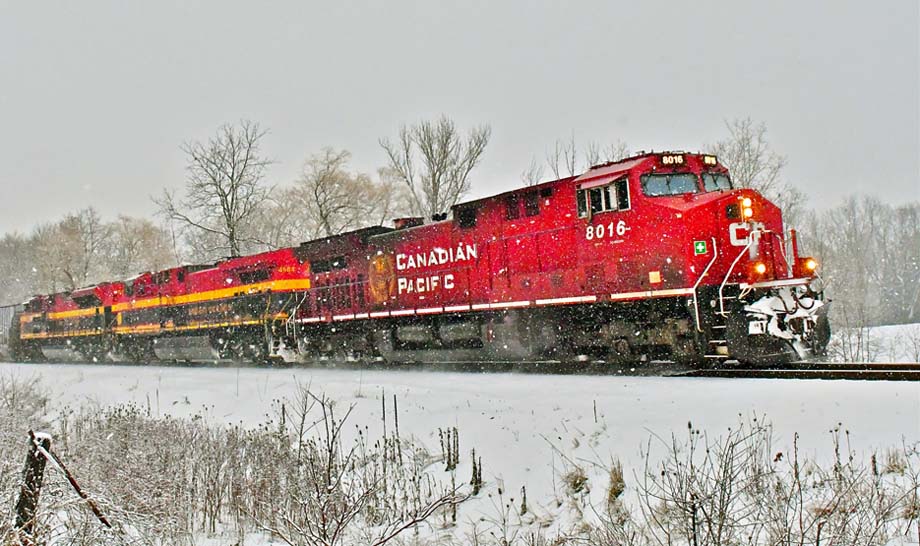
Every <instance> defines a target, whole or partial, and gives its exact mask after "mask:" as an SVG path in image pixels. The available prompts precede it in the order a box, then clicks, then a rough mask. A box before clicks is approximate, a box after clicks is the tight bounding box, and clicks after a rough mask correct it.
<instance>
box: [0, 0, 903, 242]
mask: <svg viewBox="0 0 920 546" xmlns="http://www.w3.org/2000/svg"><path fill="white" fill-rule="evenodd" d="M918 5H920V3H918V2H917V1H916V0H888V1H884V2H867V1H859V2H853V1H839V0H837V1H813V2H812V1H809V2H803V1H801V0H796V1H780V2H776V1H773V2H764V1H756V2H754V1H752V2H745V1H723V2H705V1H704V2H670V3H664V2H660V3H659V2H637V1H631V2H598V3H589V2H584V3H579V2H554V1H542V0H541V1H529V2H496V1H483V2H476V1H469V0H468V1H465V2H454V3H446V2H445V3H443V5H442V4H441V3H437V2H430V1H419V2H409V1H403V0H389V1H387V2H373V3H371V2H367V3H363V2H326V3H315V2H295V1H290V2H280V1H277V2H239V1H232V2H231V1H227V0H224V1H214V2H187V1H165V0H164V1H157V2H146V3H141V2H124V1H121V0H117V1H116V0H113V1H111V2H96V1H92V2H66V3H65V2H21V1H7V0H3V1H2V6H0V8H2V10H0V13H2V16H0V127H2V130H0V150H2V152H0V153H2V156H0V157H2V161H0V187H2V190H3V200H2V203H3V205H2V209H0V210H2V214H0V232H2V231H8V230H12V229H20V230H23V231H25V230H28V229H31V227H32V226H33V225H35V224H36V223H38V222H43V221H49V220H53V219H56V218H58V217H60V216H61V215H62V214H64V213H65V212H67V211H70V210H76V209H78V208H81V207H84V206H89V205H94V206H96V207H97V208H98V209H99V210H100V211H102V212H103V214H104V215H105V216H106V217H109V218H113V217H114V216H115V215H116V214H117V213H126V214H132V215H150V214H152V213H153V211H154V207H153V205H152V204H151V203H150V200H149V196H150V195H152V194H157V193H159V192H160V190H161V188H163V187H164V186H167V185H169V186H178V185H180V184H181V183H182V181H183V179H184V176H185V173H184V166H185V161H184V157H183V155H182V153H181V151H180V150H179V145H180V144H181V143H182V142H183V141H186V140H190V139H205V138H207V137H208V136H209V135H211V134H212V133H213V132H214V130H215V129H216V128H217V127H218V126H219V125H221V124H222V123H225V122H232V121H236V120H239V119H240V118H248V119H252V120H254V121H258V122H260V123H261V124H262V125H263V126H265V127H267V128H269V129H270V131H271V133H270V135H269V137H268V138H267V139H266V141H265V148H266V150H265V151H266V152H267V153H268V154H269V155H270V156H271V157H273V158H274V159H275V160H276V161H277V164H275V165H274V166H273V167H272V169H271V170H270V178H271V181H272V182H274V183H287V182H290V181H291V180H293V179H294V178H295V177H296V175H297V173H298V171H299V170H300V167H301V164H302V162H303V160H304V159H305V157H306V156H307V155H308V154H310V153H313V152H315V151H317V150H319V149H320V148H321V147H323V146H334V147H337V148H346V149H348V150H350V151H351V152H352V153H353V154H354V161H353V166H354V167H356V168H357V169H360V170H363V171H365V172H374V171H375V170H376V168H377V167H378V166H380V165H382V164H383V163H384V159H385V158H384V154H383V152H382V150H381V149H380V148H379V146H378V144H377V140H378V138H379V137H381V136H387V135H395V133H396V131H397V129H398V127H399V125H400V124H401V123H404V122H414V121H417V120H418V119H420V118H422V117H432V116H436V115H438V114H440V113H442V112H443V113H446V114H448V115H450V116H452V117H453V118H454V119H455V120H456V121H457V123H458V124H459V125H461V126H464V127H466V126H469V125H472V124H477V123H483V122H487V123H490V124H491V125H492V129H493V138H492V142H491V144H490V145H489V147H488V148H487V150H486V154H485V155H484V158H483V163H482V164H481V166H480V167H479V168H478V169H477V170H476V171H474V182H473V195H472V197H477V196H483V195H488V194H490V193H495V192H498V191H502V190H505V189H508V188H511V187H514V186H516V185H518V184H519V174H520V172H521V171H522V170H524V169H525V168H526V167H527V165H528V164H529V162H530V160H531V157H533V156H536V157H538V158H542V157H543V156H544V153H545V150H546V149H547V148H548V147H549V146H551V144H552V142H553V141H554V140H555V139H556V138H558V137H566V136H568V135H569V134H570V133H571V132H572V131H574V132H575V137H576V139H577V140H579V141H582V142H585V141H588V140H597V141H601V142H607V141H611V142H612V141H615V140H617V139H622V140H624V141H626V142H628V143H629V144H630V146H631V148H633V149H652V148H653V149H699V147H700V146H701V145H702V144H704V143H707V142H713V141H715V140H717V139H719V138H721V137H722V136H724V134H725V127H724V120H725V119H728V118H736V117H746V116H750V117H752V118H753V119H755V120H757V121H763V122H765V123H766V124H767V126H768V128H769V136H770V139H771V141H772V143H773V145H774V148H775V149H776V150H777V151H779V152H780V153H782V154H784V155H786V156H787V158H788V167H787V169H786V171H785V173H786V178H787V179H788V180H789V181H791V182H794V183H796V184H797V185H798V186H799V187H800V188H801V189H803V190H804V191H805V192H806V193H808V194H809V196H810V197H811V202H812V204H814V205H817V206H827V205H832V204H835V203H838V202H839V201H840V199H841V198H842V196H844V195H847V194H852V193H858V192H864V193H872V194H874V195H876V196H878V197H879V198H881V199H883V200H885V201H888V202H897V201H899V200H905V199H920V159H918V156H920V141H918V140H920V136H918V135H920V121H918V118H920V113H918V110H920V91H918V86H920V82H918V80H920V53H918V51H920V38H918V34H920V32H918V27H920V16H918V9H920V8H918ZM451 6H452V7H451Z"/></svg>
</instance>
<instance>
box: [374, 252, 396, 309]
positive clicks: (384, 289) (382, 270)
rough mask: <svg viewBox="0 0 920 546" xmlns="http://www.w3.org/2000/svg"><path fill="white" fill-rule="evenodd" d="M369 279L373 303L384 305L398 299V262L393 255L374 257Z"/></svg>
mask: <svg viewBox="0 0 920 546" xmlns="http://www.w3.org/2000/svg"><path fill="white" fill-rule="evenodd" d="M368 278H369V279H370V283H369V288H370V296H371V301H373V302H374V303H384V302H386V301H389V300H390V299H392V298H395V297H396V262H395V260H394V259H393V256H392V255H389V254H378V255H376V256H374V257H373V258H372V259H371V263H370V270H369V271H368Z"/></svg>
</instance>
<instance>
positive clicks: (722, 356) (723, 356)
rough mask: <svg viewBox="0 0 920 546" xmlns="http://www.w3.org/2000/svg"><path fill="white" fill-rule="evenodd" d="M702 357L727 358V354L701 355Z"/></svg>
mask: <svg viewBox="0 0 920 546" xmlns="http://www.w3.org/2000/svg"><path fill="white" fill-rule="evenodd" d="M703 358H728V355H703Z"/></svg>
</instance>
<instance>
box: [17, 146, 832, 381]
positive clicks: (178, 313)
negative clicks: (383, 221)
mask: <svg viewBox="0 0 920 546" xmlns="http://www.w3.org/2000/svg"><path fill="white" fill-rule="evenodd" d="M451 212H452V214H451V217H450V218H447V216H446V215H445V216H444V217H443V218H440V219H436V221H433V222H430V223H423V222H422V220H421V219H418V218H406V219H400V220H398V221H397V222H396V227H395V228H387V227H380V226H377V227H369V228H365V229H361V230H357V231H353V232H349V233H344V234H342V235H338V236H334V237H328V238H325V239H319V240H314V241H309V242H306V243H303V244H301V245H300V246H298V247H294V248H284V249H280V250H275V251H271V252H264V253H261V254H256V255H253V256H246V257H241V258H232V259H227V260H224V261H221V262H219V263H217V264H213V265H207V266H183V267H177V268H173V269H169V270H166V271H160V272H154V273H144V274H142V275H139V276H137V277H135V278H133V279H129V280H126V281H119V282H111V283H102V284H99V285H96V286H93V287H89V288H84V289H81V290H77V291H75V292H73V293H69V294H66V293H62V294H52V295H48V296H37V297H35V298H33V299H32V300H30V301H29V302H28V303H27V304H26V307H25V310H24V311H23V312H22V313H21V314H20V315H19V316H18V318H17V320H16V322H15V324H14V331H13V332H12V335H11V339H12V340H13V341H12V346H13V350H14V354H15V356H16V358H19V359H40V358H55V359H56V358H65V357H66V358H78V359H93V360H102V359H115V360H119V359H128V360H139V361H151V360H153V359H160V360H205V361H208V360H220V359H248V360H256V361H264V360H271V359H283V360H285V361H311V360H317V359H324V358H328V359H346V358H348V359H359V360H384V361H390V362H410V361H419V362H429V361H464V362H466V361H486V362H498V361H502V362H508V361H534V360H576V359H580V358H582V359H583V357H584V356H588V357H590V358H593V359H600V360H603V361H605V362H636V361H638V360H641V359H669V360H674V361H678V362H682V363H696V364H698V363H703V362H707V361H714V362H717V361H720V360H725V359H737V360H740V361H742V362H751V363H760V362H764V361H770V362H776V361H788V360H792V359H800V358H806V357H809V356H811V355H815V354H819V353H821V352H822V351H823V350H824V348H825V347H826V345H827V342H828V338H829V328H828V323H827V317H826V307H825V306H824V304H823V301H822V294H821V293H820V290H819V289H817V288H816V287H815V285H816V284H817V283H813V281H814V280H815V278H816V273H815V270H816V267H817V264H816V262H815V260H814V259H812V258H807V257H800V256H799V254H798V248H797V244H796V239H795V233H794V232H791V233H790V234H789V236H788V237H787V236H786V234H785V232H784V230H783V221H782V215H781V211H780V210H779V209H778V208H777V207H776V206H775V205H774V204H773V203H771V202H769V201H767V200H766V199H765V198H764V197H763V196H762V195H760V194H759V193H758V192H756V191H753V190H749V189H734V188H733V187H732V183H731V180H730V178H729V173H728V171H727V169H726V168H725V167H723V166H722V165H720V164H719V163H718V161H717V159H716V158H715V157H714V156H711V155H700V154H690V153H683V152H668V153H644V154H641V155H638V156H635V157H631V158H628V159H625V160H622V161H618V162H614V163H608V164H604V165H599V166H596V167H594V168H592V169H590V170H588V171H587V172H586V173H584V174H582V175H580V176H575V177H569V178H564V179H561V180H555V181H552V182H546V183H544V184H540V185H537V186H533V187H528V188H522V189H517V190H514V191H510V192H506V193H503V194H500V195H496V196H493V197H488V198H484V199H479V200H476V201H470V202H466V203H461V204H458V205H455V206H454V207H453V208H452V210H451Z"/></svg>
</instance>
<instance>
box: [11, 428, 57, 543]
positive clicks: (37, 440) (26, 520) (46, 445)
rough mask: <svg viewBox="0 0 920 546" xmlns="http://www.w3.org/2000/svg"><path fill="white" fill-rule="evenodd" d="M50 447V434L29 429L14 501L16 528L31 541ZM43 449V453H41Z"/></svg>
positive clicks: (23, 536)
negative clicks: (16, 496)
mask: <svg viewBox="0 0 920 546" xmlns="http://www.w3.org/2000/svg"><path fill="white" fill-rule="evenodd" d="M49 449H51V436H49V435H47V434H42V433H39V434H37V435H36V434H35V433H34V432H32V431H31V430H30V431H29V451H28V453H27V454H26V465H25V468H24V469H23V470H22V487H21V488H20V489H19V501H18V502H17V503H16V529H17V530H18V531H19V533H20V536H21V537H22V538H24V539H26V540H28V541H29V543H31V539H32V538H33V534H34V532H35V509H36V507H37V506H38V495H39V493H40V492H41V489H42V480H43V478H44V475H45V463H46V462H48V461H47V459H46V458H45V453H47V452H48V450H49ZM43 451H44V453H43Z"/></svg>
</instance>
